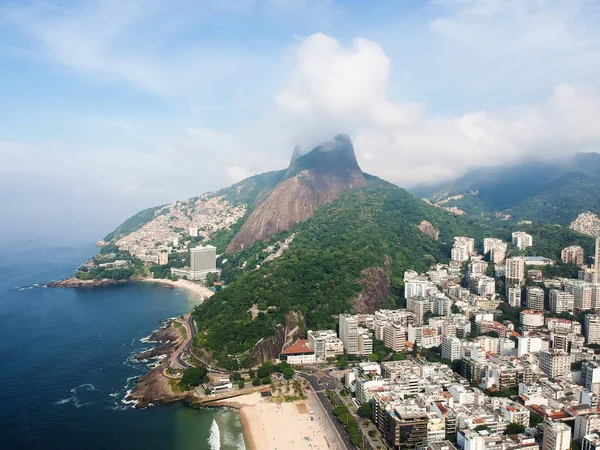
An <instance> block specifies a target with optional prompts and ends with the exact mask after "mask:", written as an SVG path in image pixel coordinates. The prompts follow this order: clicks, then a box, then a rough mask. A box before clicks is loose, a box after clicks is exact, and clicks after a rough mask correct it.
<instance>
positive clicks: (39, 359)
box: [0, 242, 245, 450]
mask: <svg viewBox="0 0 600 450" xmlns="http://www.w3.org/2000/svg"><path fill="white" fill-rule="evenodd" d="M96 250H97V249H95V248H94V247H92V246H48V245H44V244H40V243H35V242H23V243H19V244H16V245H12V246H11V247H5V248H2V249H1V251H0V255H1V256H2V257H1V258H0V370H1V372H2V376H0V405H2V407H1V411H0V430H1V431H0V433H1V435H2V438H1V445H0V446H1V447H2V448H4V449H21V448H23V449H25V448H39V449H67V448H86V449H105V448H112V449H121V448H123V449H125V448H127V449H131V448H138V447H144V448H150V449H154V448H156V449H217V448H220V449H224V450H229V449H243V448H245V446H244V443H243V438H242V434H241V425H240V421H239V416H238V414H237V413H236V412H234V411H226V410H210V409H205V410H200V411H197V410H193V409H190V408H187V407H185V406H184V405H181V404H172V405H161V406H155V407H150V408H147V409H144V410H135V409H133V405H131V404H126V403H124V402H123V399H124V397H125V395H126V394H127V391H128V390H129V389H131V388H132V387H133V385H134V383H135V380H136V378H138V377H139V376H141V375H142V374H143V373H145V372H146V371H147V370H148V367H147V365H146V363H140V362H137V361H135V360H133V358H132V356H133V355H134V354H136V353H138V352H140V351H141V350H143V349H144V348H147V347H149V344H145V343H144V342H143V338H144V337H147V336H149V335H150V334H151V333H152V331H153V330H155V329H157V328H158V327H159V326H160V323H159V321H160V320H162V319H166V318H169V317H175V316H178V315H181V314H183V313H185V312H186V311H188V310H189V309H190V308H191V307H193V303H192V302H191V301H190V299H189V298H188V296H187V295H186V292H185V291H182V290H178V289H156V286H155V285H153V284H145V283H128V284H123V285H118V286H108V287H101V288H91V289H50V288H45V287H43V284H45V283H46V282H48V281H51V280H53V279H60V278H64V277H68V276H70V275H71V274H72V273H73V270H74V269H75V268H76V267H78V265H79V264H80V263H81V262H83V261H85V260H86V259H87V258H89V256H91V255H92V254H94V252H95V251H96Z"/></svg>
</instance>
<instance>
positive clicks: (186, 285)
mask: <svg viewBox="0 0 600 450" xmlns="http://www.w3.org/2000/svg"><path fill="white" fill-rule="evenodd" d="M132 281H142V282H145V283H159V284H163V285H167V286H173V287H177V288H181V289H185V290H187V291H188V292H189V293H192V294H194V296H193V297H194V300H197V301H199V302H200V303H202V302H203V301H204V300H206V299H207V298H210V297H212V296H213V295H214V294H215V293H214V292H213V291H211V290H210V289H209V288H207V287H206V286H203V285H201V284H199V283H194V282H192V281H188V280H177V281H173V280H170V279H168V278H140V279H138V280H132Z"/></svg>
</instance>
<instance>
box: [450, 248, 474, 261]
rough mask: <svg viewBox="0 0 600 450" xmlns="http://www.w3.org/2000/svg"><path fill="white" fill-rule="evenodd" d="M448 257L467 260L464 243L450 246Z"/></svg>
mask: <svg viewBox="0 0 600 450" xmlns="http://www.w3.org/2000/svg"><path fill="white" fill-rule="evenodd" d="M450 257H451V258H452V261H458V262H464V261H468V260H469V250H468V248H467V246H466V245H460V246H458V247H457V246H456V244H455V246H454V247H452V250H451V251H450Z"/></svg>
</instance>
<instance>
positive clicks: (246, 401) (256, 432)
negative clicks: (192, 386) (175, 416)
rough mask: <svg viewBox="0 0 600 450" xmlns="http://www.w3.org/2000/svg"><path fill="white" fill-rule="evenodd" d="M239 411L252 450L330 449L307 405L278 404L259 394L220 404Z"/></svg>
mask: <svg viewBox="0 0 600 450" xmlns="http://www.w3.org/2000/svg"><path fill="white" fill-rule="evenodd" d="M220 403H222V404H227V403H230V404H231V405H232V406H236V407H240V406H241V408H240V421H241V422H242V428H243V430H244V438H245V440H246V445H247V448H248V449H249V450H284V449H285V450H296V449H311V448H312V449H322V450H323V449H329V448H330V447H329V445H328V444H327V440H326V439H325V432H324V431H323V429H322V427H321V425H320V424H319V422H318V421H317V419H316V417H315V421H314V422H313V421H311V417H314V416H313V415H311V414H309V413H308V404H307V402H306V401H298V402H289V403H281V404H279V405H278V404H277V403H276V402H270V401H268V400H265V399H263V398H262V397H261V395H260V393H259V392H255V393H253V394H248V395H243V396H240V397H235V398H232V399H230V400H229V401H228V400H224V401H222V402H220Z"/></svg>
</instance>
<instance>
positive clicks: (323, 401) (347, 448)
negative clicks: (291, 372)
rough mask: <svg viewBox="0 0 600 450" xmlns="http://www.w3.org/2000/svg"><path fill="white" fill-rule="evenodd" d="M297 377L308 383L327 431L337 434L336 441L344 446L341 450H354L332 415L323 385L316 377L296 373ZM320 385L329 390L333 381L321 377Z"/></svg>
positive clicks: (346, 434)
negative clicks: (323, 413)
mask: <svg viewBox="0 0 600 450" xmlns="http://www.w3.org/2000/svg"><path fill="white" fill-rule="evenodd" d="M298 375H300V376H301V377H302V378H304V379H305V380H307V381H308V382H309V383H310V386H311V387H312V391H313V393H314V395H315V400H316V401H317V402H319V404H320V405H321V408H322V409H323V411H324V412H325V415H326V416H327V417H326V420H327V422H328V423H327V424H325V425H327V427H328V428H329V429H332V430H333V431H334V432H335V433H336V434H337V437H338V439H336V441H337V442H340V443H342V444H343V445H344V447H343V448H342V450H354V449H356V447H355V446H354V444H352V442H351V441H350V436H349V435H348V432H347V431H346V429H345V428H344V426H343V425H342V424H341V423H340V421H339V420H337V417H335V415H334V414H333V407H332V406H331V403H330V402H329V399H328V398H327V396H326V395H325V389H323V385H322V384H320V383H319V380H318V379H317V377H315V376H314V375H308V374H305V373H298ZM321 383H323V384H325V385H326V386H327V388H328V389H330V387H332V386H334V383H335V380H333V379H331V378H330V377H323V378H322V379H321ZM332 444H333V443H332ZM338 447H339V446H338Z"/></svg>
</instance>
